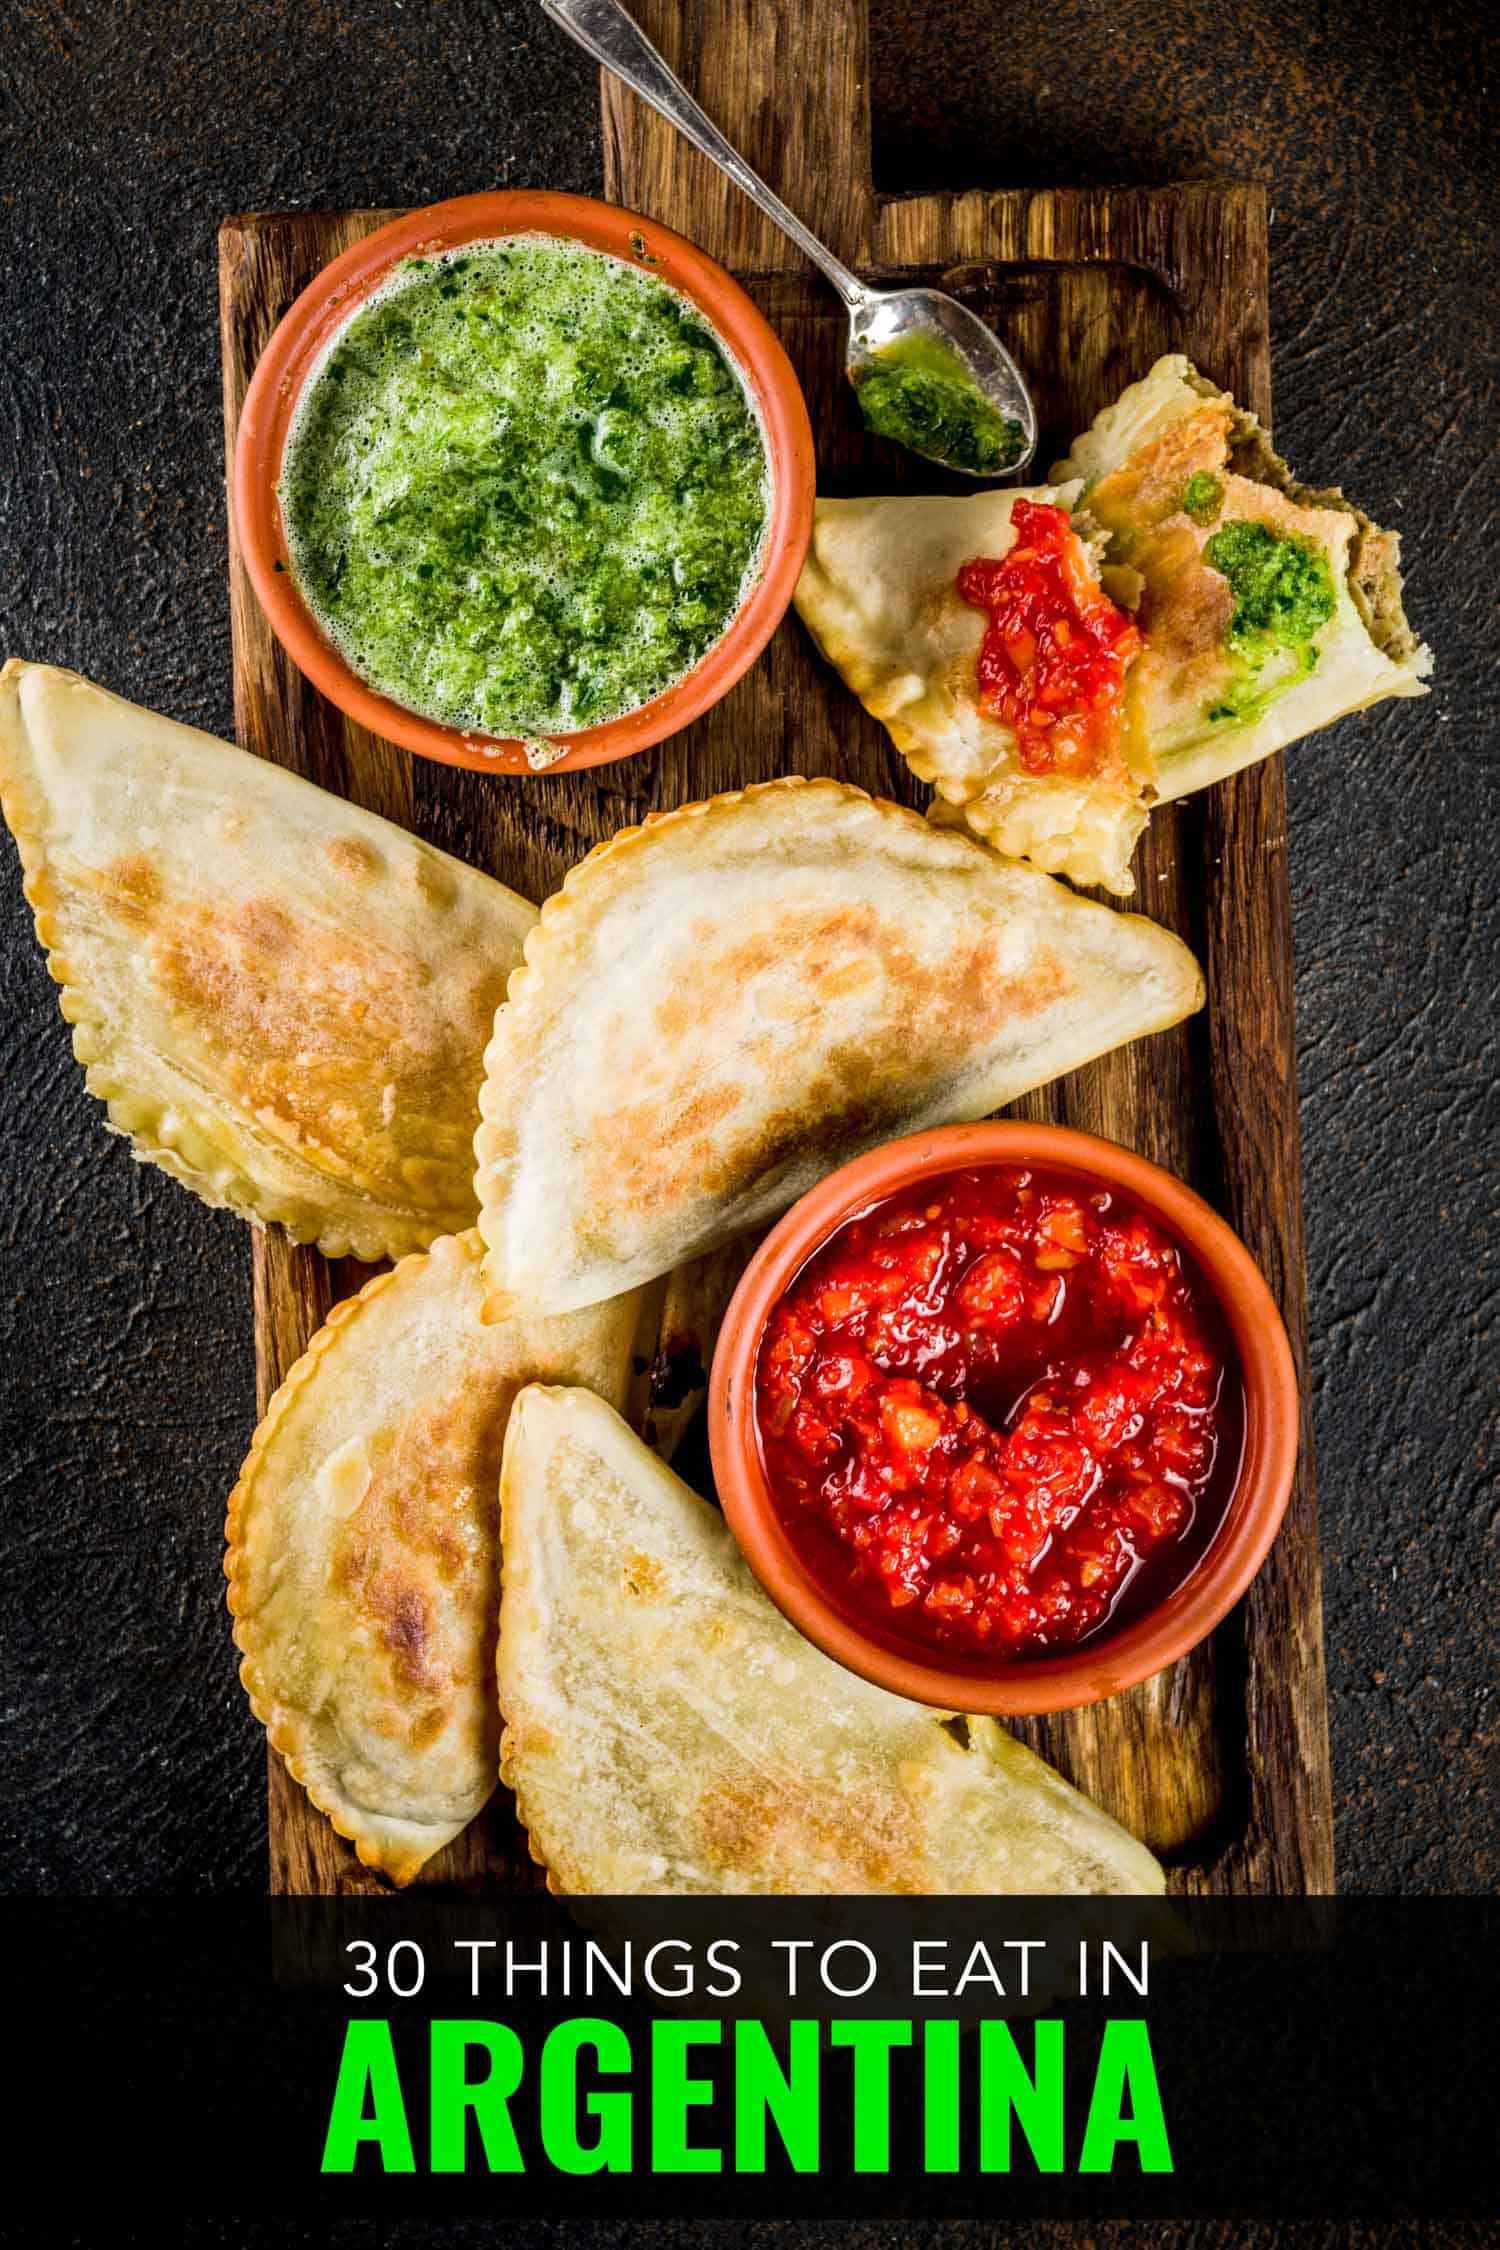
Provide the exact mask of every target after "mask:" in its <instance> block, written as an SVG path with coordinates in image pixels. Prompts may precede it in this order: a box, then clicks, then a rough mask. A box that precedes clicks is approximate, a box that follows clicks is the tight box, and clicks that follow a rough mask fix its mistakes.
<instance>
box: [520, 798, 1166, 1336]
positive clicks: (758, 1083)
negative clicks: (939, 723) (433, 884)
mask: <svg viewBox="0 0 1500 2250" xmlns="http://www.w3.org/2000/svg"><path fill="white" fill-rule="evenodd" d="M1202 998H1203V981H1202V978H1201V976H1200V975H1199V972H1198V965H1197V963H1196V962H1195V961H1194V959H1193V957H1192V955H1191V953H1189V952H1188V950H1187V948H1186V946H1184V945H1182V944H1181V943H1180V942H1179V940H1178V939H1177V938H1175V937H1173V936H1172V935H1171V934H1170V933H1169V932H1168V931H1166V930H1163V929H1159V928H1158V927H1157V926H1156V924H1155V923H1152V922H1148V921H1145V920H1143V919H1142V918H1141V917H1140V916H1139V915H1129V914H1116V913H1114V912H1112V911H1111V910H1110V909H1109V908H1108V907H1103V906H1098V905H1095V904H1094V903H1092V902H1091V901H1090V900H1087V899H1083V898H1079V897H1078V896H1077V895H1076V894H1075V893H1074V892H1072V891H1070V890H1068V889H1067V888H1066V887H1065V886H1064V885H1063V884H1061V883H1054V882H1053V881H1051V879H1050V878H1049V877H1047V876H1045V875H1043V874H1041V873H1039V872H1038V870H1037V869H1036V868H1033V867H1025V866H1021V865H1018V864H1016V863H1014V862H1011V861H1007V860H1002V859H999V858H997V857H996V855H995V854H994V853H993V852H990V851H986V850H985V848H984V847H983V845H981V844H979V843H977V842H976V841H975V840H974V838H973V837H971V836H968V835H965V834H962V833H953V832H948V831H945V830H941V829H939V828H937V827H935V826H934V825H933V824H932V823H931V822H930V821H926V820H924V819H923V818H922V817H921V816H920V814H917V813H914V812H909V811H904V810H903V809H902V808H901V807H899V806H896V805H888V804H880V803H878V802H876V801H875V800H874V799H873V798H870V797H867V796H866V795H865V794H864V792H863V791H862V790H859V789H854V788H850V787H847V786H846V785H845V784H843V783H842V782H837V781H802V780H797V779H789V780H785V781H776V782H767V783H764V784H762V785H761V786H760V787H757V788H752V789H746V790H743V791H739V792H737V793H735V794H733V795H730V796H724V797H715V798H713V799H711V800H710V801H709V802H708V803H706V804H698V805H685V806H683V807H682V808H681V809H680V810H678V811H676V812H670V813H662V814H658V815H656V816H655V817H654V818H653V819H651V820H648V821H647V822H646V824H645V826H644V827H642V828H634V829H627V830H625V831H624V832H623V833H622V834H621V835H619V836H616V837H614V838H613V839H612V840H611V841H610V842H608V843H606V844H602V845H600V846H599V848H598V849H597V850H596V851H594V852H592V853H591V854H590V855H589V857H588V858H587V859H586V860H584V861H583V863H582V864H581V866H579V867H576V868H575V869H574V870H573V872H572V874H571V875H569V876H568V878H567V880H566V882H565V883H564V885H563V887H562V889H561V890H560V891H559V892H558V893H557V894H556V895H555V896H554V897H552V898H550V899H549V900H548V901H547V904H546V907H545V908H544V910H543V915H542V920H541V922H540V923H539V924H538V926H537V928H536V929H535V930H534V931H533V932H532V933H531V936H530V937H529V938H528V940H527V944H526V960H525V964H524V966H523V967H522V968H520V969H519V970H517V972H516V974H515V975H514V976H513V977H512V979H511V983H510V997H509V999H508V1000H507V1002H506V1004H505V1006H504V1007H503V1008H502V1009H501V1010H500V1012H499V1014H498V1016H497V1017H496V1019H495V1034H494V1038H493V1039H492V1040H491V1042H490V1047H489V1051H488V1054H487V1056H486V1066H485V1067H486V1075H485V1083H484V1089H483V1093H482V1096H481V1105H480V1106H481V1111H482V1117H483V1122H482V1124H481V1126H480V1129H479V1132H478V1135H477V1136H476V1140H475V1148H476V1151H477V1155H478V1164H479V1170H478V1182H477V1184H478V1189H479V1198H480V1204H481V1217H480V1222H479V1223H480V1230H481V1232H482V1233H483V1235H484V1238H485V1243H486V1246H487V1254H486V1258H485V1314H486V1318H497V1319H500V1318H507V1317H509V1316H510V1314H512V1313H513V1312H515V1311H517V1310H518V1309H524V1310H527V1311H532V1310H535V1311H544V1312H565V1311H567V1310H569V1309H570V1308H572V1307H574V1306H577V1305H586V1304H590V1303H592V1302H593V1301H594V1300H596V1299H598V1298H601V1297H612V1296H615V1295H617V1294H618V1292H619V1291H620V1290H622V1289H628V1288H630V1287H632V1286H633V1285H634V1284H635V1283H637V1282H641V1281H647V1280H649V1279H650V1278H651V1277H652V1276H653V1275H655V1274H659V1273H665V1272H666V1271H668V1269H669V1268H671V1267H673V1266H676V1265H680V1264H681V1263H682V1261H683V1260H684V1259H687V1258H692V1257H697V1256H699V1255H700V1254H701V1253H703V1252H704V1251H707V1250H710V1249H712V1248H713V1247H714V1246H715V1245H716V1244H718V1243H722V1242H725V1241H727V1240H729V1239H730V1237H732V1236H734V1235H737V1234H741V1233H743V1232H746V1231H748V1230H749V1229H751V1228H753V1227H756V1226H759V1225H762V1224H764V1223H765V1222H766V1221H768V1220H770V1219H772V1218H774V1217H775V1215H776V1214H777V1213H778V1212H779V1211H782V1210H784V1209H785V1208H786V1206H787V1205H788V1204H789V1203H792V1202H793V1201H795V1199H796V1198H797V1196H799V1195H800V1194H801V1193H802V1192H803V1190H804V1189H805V1188H808V1187H811V1186H812V1184H813V1182H814V1181H815V1180H818V1179H821V1178H822V1177H823V1175H824V1174H825V1173H827V1172H830V1171H832V1170H833V1168H834V1166H835V1165H837V1164H840V1163H842V1162H843V1161H844V1160H845V1159H846V1158H847V1157H851V1156H855V1155H858V1154H859V1153H860V1151H861V1150H863V1149H867V1148H871V1147H873V1146H874V1145H875V1144H876V1143H877V1142H878V1141H883V1140H888V1139H890V1138H892V1137H893V1136H894V1135H896V1134H900V1133H909V1132H915V1131H917V1130H919V1129H920V1128H922V1127H924V1126H928V1125H940V1124H949V1123H954V1122H958V1121H962V1120H972V1119H975V1118H980V1117H984V1116H987V1115H988V1114H989V1113H990V1112H991V1111H992V1110H995V1109H998V1108H999V1107H1000V1105H1001V1104H1002V1103H1004V1102H1008V1101H1012V1100H1014V1099H1015V1098H1016V1096H1017V1095H1019V1094H1023V1093H1025V1092H1027V1091H1028V1089H1029V1088H1031V1087H1033V1086H1040V1085H1043V1084H1045V1083H1046V1082H1047V1081H1048V1080H1049V1079H1052V1078H1056V1077H1058V1076H1060V1075H1061V1073H1062V1072H1064V1071H1067V1070H1072V1069H1073V1068H1075V1067H1076V1066H1077V1065H1078V1064H1080V1063H1083V1062H1087V1061H1088V1060H1089V1059H1090V1057H1092V1056H1094V1055H1099V1054H1103V1053H1105V1052H1106V1051H1107V1050H1108V1049H1109V1048H1112V1047H1117V1046H1120V1045H1121V1044H1123V1042H1124V1041H1126V1040H1128V1039H1136V1038H1139V1037H1140V1036H1141V1034H1142V1033H1144V1032H1148V1031H1156V1030H1159V1029H1160V1028H1161V1027H1162V1026H1164V1025H1166V1024H1170V1023H1175V1022H1176V1021H1177V1020H1178V1019H1179V1017H1182V1016H1185V1015H1188V1014H1190V1013H1191V1012H1192V1010H1193V1009H1194V1008H1196V1007H1197V1006H1198V1005H1199V1004H1200V1002H1201V1001H1202Z"/></svg>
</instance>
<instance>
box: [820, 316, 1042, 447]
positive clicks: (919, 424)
mask: <svg viewBox="0 0 1500 2250" xmlns="http://www.w3.org/2000/svg"><path fill="white" fill-rule="evenodd" d="M854 395H855V397H856V398H857V399H858V400H859V410H860V412H861V414H863V416H864V418H865V427H866V428H867V429H869V430H873V431H874V433H875V435H876V436H877V437H885V438H894V439H895V441H896V443H897V444H898V445H904V446H907V447H908V448H909V449H910V450H911V451H912V452H913V453H920V454H921V455H922V456H923V457H924V459H926V460H929V461H941V462H944V463H946V465H947V466H948V467H949V468H953V469H963V470H966V471H967V472H968V474H969V475H971V476H991V477H998V476H1003V475H1004V473H1005V471H1006V470H1007V469H1008V468H1009V467H1010V465H1011V463H1012V462H1013V461H1014V460H1016V459H1017V458H1018V457H1019V455H1020V451H1021V444H1022V430H1021V425H1020V423H1019V422H1014V421H1012V420H1011V418H1010V416H1009V415H1007V414H1002V413H1001V412H1000V409H999V407H998V406H996V405H994V404H993V403H992V401H991V400H989V399H988V398H986V397H985V394H984V392H983V391H982V390H981V389H980V387H979V385H978V384H977V383H976V382H975V380H974V378H973V376H972V375H971V374H970V373H969V370H968V368H967V367H966V366H965V364H964V362H963V360H962V359H960V357H959V355H958V353H957V352H956V351H953V350H951V349H950V348H949V347H948V346H947V345H946V344H944V343H942V342H941V341H940V339H939V338H938V337H936V336H922V335H916V336H904V337H902V338H901V339H900V340H899V341H898V342H897V343H894V344H886V345H884V346H883V347H882V348H881V349H880V350H879V351H875V352H872V353H871V354H870V358H869V361H868V363H867V365H866V366H865V367H864V368H862V369H861V370H860V372H859V373H858V374H857V375H856V377H855V383H854Z"/></svg>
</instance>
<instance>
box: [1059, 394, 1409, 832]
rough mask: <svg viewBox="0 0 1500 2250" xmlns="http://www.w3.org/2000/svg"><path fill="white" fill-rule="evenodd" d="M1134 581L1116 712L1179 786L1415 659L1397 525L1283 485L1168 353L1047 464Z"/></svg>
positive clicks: (1283, 477)
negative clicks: (1135, 656) (1124, 711)
mask: <svg viewBox="0 0 1500 2250" xmlns="http://www.w3.org/2000/svg"><path fill="white" fill-rule="evenodd" d="M1053 474H1054V476H1056V477H1058V478H1063V477H1066V478H1069V479H1073V478H1079V479H1081V480H1082V486H1083V489H1082V497H1081V499H1080V502H1079V505H1080V507H1082V508H1083V509H1084V510H1086V511H1087V514H1088V516H1089V517H1090V518H1091V519H1092V520H1093V521H1094V522H1095V523H1097V524H1098V525H1099V527H1100V528H1101V529H1102V530H1103V531H1104V533H1105V534H1106V535H1107V539H1108V545H1107V547H1106V549H1105V563H1106V578H1108V577H1109V576H1110V573H1111V570H1112V569H1113V568H1116V567H1117V568H1118V569H1119V570H1120V571H1121V573H1129V574H1130V577H1131V578H1132V579H1133V580H1134V581H1135V582H1136V583H1137V584H1138V587H1139V594H1138V600H1137V603H1136V609H1135V615H1136V619H1137V622H1138V623H1139V625H1140V626H1141V629H1142V631H1143V633H1144V634H1145V638H1146V653H1145V655H1144V656H1143V657H1142V658H1141V660H1140V662H1139V664H1138V665H1136V666H1135V667H1134V669H1133V671H1132V676H1131V682H1130V690H1129V723H1131V724H1132V725H1133V726H1134V727H1135V729H1136V730H1137V731H1138V733H1139V734H1140V736H1141V738H1142V739H1143V740H1144V741H1145V742H1146V743H1148V744H1149V746H1150V750H1151V754H1152V757H1153V758H1154V760H1155V765H1156V773H1157V784H1156V786H1157V793H1158V795H1159V796H1160V797H1161V798H1162V799H1164V800H1165V799H1167V798H1171V797H1181V796H1184V795H1186V793H1187V792H1188V791H1189V790H1190V789H1201V788H1202V787H1203V786H1204V785H1205V783H1207V782H1211V781H1218V780H1221V779H1222V778H1223V776H1224V775H1226V774H1230V773H1235V772H1237V771H1238V770H1239V768H1240V767H1241V766H1247V765H1250V764H1252V763H1253V762H1254V760H1255V759H1257V758H1264V757H1266V756H1267V755H1268V754H1269V753H1270V752H1271V751H1273V750H1280V749H1282V748H1283V747H1284V746H1285V745H1286V744H1287V743H1290V742H1296V741H1297V740H1299V739H1300V737H1302V736H1303V735H1307V734H1311V733H1312V732H1313V731H1314V730H1315V729H1316V728H1318V727H1324V726H1327V725H1329V724H1330V723H1331V722H1332V721H1333V720H1334V719H1337V718H1341V717H1343V716H1344V715H1345V714H1346V713H1348V712H1351V711H1360V710H1363V709H1364V708H1365V707H1366V706H1367V705H1369V704H1372V703H1380V702H1383V701H1384V700H1385V699H1386V697H1388V696H1395V695H1423V694H1425V693H1426V689H1425V688H1424V687H1423V684H1422V683H1423V680H1424V679H1425V678H1426V676H1427V674H1428V673H1429V672H1430V671H1431V669H1432V657H1431V655H1430V653H1429V651H1428V650H1427V649H1426V648H1424V647H1423V646H1422V644H1421V643H1420V642H1419V641H1418V640H1417V638H1416V636H1415V635H1414V634H1413V632H1412V630H1411V628H1410V626H1409V625H1408V624H1407V621H1406V615H1405V611H1404V610H1403V608H1402V585H1401V574H1400V570H1399V567H1398V566H1399V561H1400V545H1401V542H1400V539H1399V537H1398V536H1397V534H1396V533H1395V532H1393V531H1382V530H1380V529H1379V527H1378V526H1377V525H1375V524H1372V523H1371V522H1370V520H1369V518H1368V517H1367V516H1364V515H1362V514H1361V513H1360V511H1359V510H1358V509H1357V508H1355V507H1352V506H1351V505H1350V503H1349V502H1348V501H1347V500H1345V498H1344V497H1343V495H1342V493H1340V492H1337V491H1327V492H1313V491H1309V490H1308V489H1307V487H1306V486H1303V485H1299V484H1298V483H1297V482H1296V480H1295V479H1294V478H1293V476H1292V474H1291V472H1290V470H1289V469H1288V468H1287V465H1286V463H1285V462H1284V461H1283V460H1281V459H1280V458H1279V456H1278V455H1277V454H1275V453H1274V452H1273V451H1272V450H1271V447H1270V445H1269V443H1268V441H1267V439H1266V436H1265V433H1264V431H1263V430H1262V429H1261V427H1260V425H1259V423H1258V422H1257V421H1256V419H1255V417H1254V415H1253V414H1249V413H1246V412H1245V411H1244V409H1243V408H1241V407H1238V406H1236V405H1235V403H1234V400H1233V399H1232V398H1231V397H1230V396H1229V394H1228V393H1227V392H1226V391H1221V390H1217V389H1216V388H1215V387H1214V385H1213V384H1212V383H1209V382H1206V381H1205V380H1204V378H1203V377H1202V376H1201V375H1199V374H1198V373H1197V371H1196V370H1195V369H1194V368H1193V367H1192V366H1191V364H1190V363H1189V362H1188V361H1187V360H1186V359H1184V358H1183V357H1182V355H1181V354H1180V353H1174V354H1171V355H1170V356H1168V357H1167V358H1165V359H1159V360H1158V361H1157V363H1156V365H1155V366H1154V367H1153V368H1152V369H1151V371H1150V373H1149V374H1148V375H1146V376H1145V377H1144V378H1143V379H1142V380H1141V381H1140V382H1139V383H1132V384H1131V386H1130V388H1129V389H1128V390H1127V391H1125V392H1124V393H1123V394H1122V395H1121V397H1120V398H1118V399H1117V400H1116V401H1115V403H1114V405H1113V406H1110V407H1106V408H1105V410H1104V412H1103V413H1102V414H1100V415H1099V416H1098V418H1097V419H1096V420H1095V421H1094V423H1093V424H1092V425H1091V427H1090V428H1089V429H1088V430H1086V431H1085V432H1084V434H1083V436H1082V437H1081V438H1079V439H1078V441H1077V443H1076V444H1075V445H1074V447H1073V450H1072V453H1071V454H1070V455H1069V457H1068V459H1067V460H1066V461H1064V462H1062V463H1061V464H1060V466H1059V467H1058V468H1057V469H1055V470H1054V472H1053Z"/></svg>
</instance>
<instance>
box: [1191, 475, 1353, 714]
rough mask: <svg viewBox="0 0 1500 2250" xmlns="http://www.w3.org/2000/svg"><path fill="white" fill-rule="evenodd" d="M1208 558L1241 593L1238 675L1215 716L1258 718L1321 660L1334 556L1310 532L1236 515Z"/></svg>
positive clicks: (1233, 622)
mask: <svg viewBox="0 0 1500 2250" xmlns="http://www.w3.org/2000/svg"><path fill="white" fill-rule="evenodd" d="M1189 481H1190V482H1191V479H1190V480H1189ZM1203 559H1204V561H1205V562H1207V563H1208V564H1210V565H1211V566H1212V568H1213V569H1215V570H1217V571H1219V572H1220V573H1221V574H1222V576H1223V577H1225V578H1227V579H1228V581H1229V586H1230V591H1231V592H1232V594H1233V596H1234V607H1233V609H1232V610H1231V612H1230V617H1229V631H1228V643H1229V650H1230V654H1231V657H1232V659H1233V662H1234V677H1233V678H1232V679H1231V681H1230V683H1229V685H1228V686H1227V687H1226V689H1225V691H1224V694H1223V696H1222V698H1221V699H1220V701H1219V702H1217V703H1215V704H1214V705H1213V706H1212V707H1211V709H1210V710H1209V712H1208V717H1209V720H1210V721H1211V722H1213V723H1219V722H1223V721H1229V722H1231V723H1238V722H1240V721H1242V720H1246V719H1258V718H1259V717H1260V716H1261V714H1262V713H1263V712H1264V711H1265V710H1266V708H1267V706H1268V705H1269V704H1270V703H1271V702H1272V701H1273V700H1274V698H1275V697H1276V696H1277V695H1279V694H1280V693H1281V691H1282V689H1283V688H1288V687H1291V686H1292V685H1293V684H1294V683H1295V682H1296V681H1297V680H1302V679H1306V678H1307V677H1308V675H1309V673H1311V672H1313V671H1315V670H1316V668H1317V662H1318V651H1317V649H1316V647H1315V646H1314V643H1315V641H1316V638H1317V635H1318V634H1319V633H1320V632H1321V631H1322V629H1323V627H1324V626H1325V625H1326V624H1327V623H1328V620H1329V619H1330V618H1331V617H1332V615H1333V613H1334V611H1335V609H1336V608H1337V607H1338V599H1337V596H1336V595H1335V593H1334V586H1333V573H1332V572H1331V571H1330V569H1329V567H1328V558H1327V556H1326V555H1325V554H1324V553H1323V551H1322V549H1321V548H1320V547H1318V546H1315V545H1314V543H1313V542H1312V541H1311V540H1310V539H1303V538H1299V537H1298V536H1297V535H1296V534H1294V533H1292V532H1275V531H1272V530H1271V529H1270V528H1269V526H1268V525H1266V524H1263V523H1248V522H1243V521H1241V520H1239V519H1238V518H1236V519H1235V520H1233V521H1231V522H1229V523H1226V524H1225V525H1224V527H1223V529H1222V530H1221V531H1216V532H1215V533H1214V534H1213V537H1212V538H1211V539H1206V540H1205V541H1204V543H1203Z"/></svg>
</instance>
